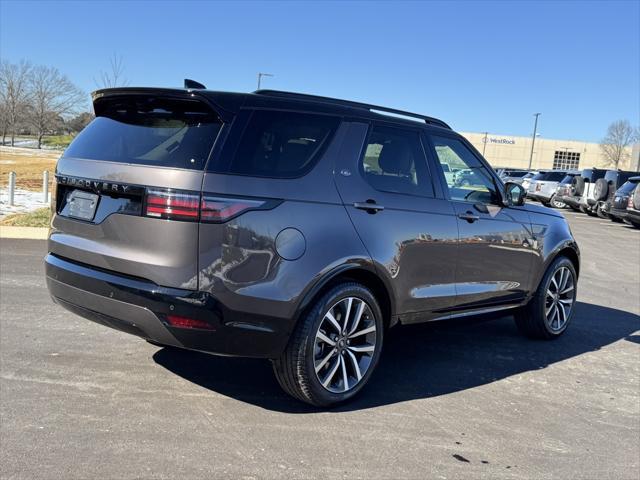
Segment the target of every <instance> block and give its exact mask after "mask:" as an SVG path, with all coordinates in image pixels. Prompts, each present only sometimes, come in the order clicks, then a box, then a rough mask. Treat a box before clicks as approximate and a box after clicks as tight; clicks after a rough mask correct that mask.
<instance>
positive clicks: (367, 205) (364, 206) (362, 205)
mask: <svg viewBox="0 0 640 480" xmlns="http://www.w3.org/2000/svg"><path fill="white" fill-rule="evenodd" d="M353 206H354V207H355V208H359V209H360V210H366V211H367V212H368V213H378V212H380V211H382V210H384V207H383V206H382V205H378V204H377V203H374V202H369V201H367V202H356V203H354V204H353Z"/></svg>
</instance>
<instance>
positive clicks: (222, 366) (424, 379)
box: [153, 302, 640, 413]
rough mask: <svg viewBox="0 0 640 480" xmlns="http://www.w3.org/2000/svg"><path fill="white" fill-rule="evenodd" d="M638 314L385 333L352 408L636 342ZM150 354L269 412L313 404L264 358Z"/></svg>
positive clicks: (592, 311) (304, 409) (582, 307)
mask: <svg viewBox="0 0 640 480" xmlns="http://www.w3.org/2000/svg"><path fill="white" fill-rule="evenodd" d="M639 329H640V317H639V316H638V315H635V314H633V313H630V312H624V311H621V310H616V309H613V308H608V307H603V306H599V305H591V304H588V303H583V302H578V303H577V304H576V311H575V315H574V318H573V320H572V324H571V325H570V327H569V329H568V330H567V332H566V333H565V334H564V335H563V336H562V337H561V338H559V339H558V340H555V341H546V342H545V341H535V340H529V339H527V338H524V337H522V336H521V335H520V334H519V333H518V331H517V329H516V327H515V323H514V322H513V319H512V318H511V317H504V318H501V319H499V320H491V321H466V322H463V323H459V322H447V323H445V322H443V323H440V324H433V323H432V324H422V325H413V326H405V327H399V328H395V329H393V330H391V331H390V332H389V334H388V335H387V337H386V339H385V346H384V350H383V354H382V358H381V361H380V363H379V364H378V369H377V371H376V372H375V373H374V375H373V376H372V378H371V380H370V382H369V385H368V386H367V387H366V388H365V389H364V390H363V391H362V392H361V393H360V395H359V396H358V397H356V398H355V399H354V400H353V401H351V402H349V403H347V404H345V405H342V406H339V407H337V408H335V409H333V411H337V412H340V411H350V410H359V409H366V408H370V407H375V406H379V405H387V404H392V403H397V402H404V401H407V400H412V399H418V398H428V397H435V396H439V395H446V394H448V393H452V392H458V391H461V390H466V389H468V388H473V387H476V386H479V385H485V384H488V383H491V382H494V381H497V380H501V379H503V378H506V377H509V376H512V375H516V374H520V373H523V372H528V371H532V370H539V369H541V368H545V367H546V366H548V365H551V364H553V363H556V362H560V361H563V360H566V359H569V358H572V357H576V356H578V355H582V354H584V353H587V352H592V351H595V350H598V349H600V348H602V347H604V346H606V345H609V344H611V343H613V342H616V341H618V340H621V339H626V340H628V341H630V342H634V343H638V335H632V334H633V333H634V332H636V331H637V330H639ZM153 359H154V360H155V361H156V363H158V364H159V365H161V366H163V367H164V368H166V369H168V370H169V371H171V372H173V373H175V374H176V375H179V376H181V377H183V378H184V379H186V380H189V381H191V382H194V383H196V384H198V385H200V386H202V387H204V388H207V389H210V390H213V391H215V392H218V393H220V394H222V395H226V396H228V397H232V398H235V399H238V400H241V401H244V402H248V403H251V404H254V405H257V406H260V407H262V408H266V409H269V410H275V411H281V412H288V413H310V412H316V411H317V409H315V408H313V407H310V406H307V405H305V404H302V403H300V402H298V401H296V400H294V399H292V398H290V397H289V396H287V395H286V394H285V393H284V392H282V390H280V387H279V386H278V383H277V381H276V379H275V377H274V376H273V373H272V371H271V364H270V362H268V361H265V360H256V359H243V358H229V357H217V356H213V355H208V354H204V353H198V352H189V351H183V350H179V349H172V348H163V349H161V350H159V351H158V352H156V353H155V354H154V356H153Z"/></svg>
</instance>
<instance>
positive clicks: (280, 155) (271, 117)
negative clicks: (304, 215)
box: [210, 110, 340, 178]
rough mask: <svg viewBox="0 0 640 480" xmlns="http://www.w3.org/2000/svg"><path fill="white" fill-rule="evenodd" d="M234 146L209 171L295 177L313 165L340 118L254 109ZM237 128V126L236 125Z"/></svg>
mask: <svg viewBox="0 0 640 480" xmlns="http://www.w3.org/2000/svg"><path fill="white" fill-rule="evenodd" d="M245 113H246V114H247V115H250V116H249V119H248V120H247V123H246V126H245V127H244V129H243V131H242V135H241V137H240V138H239V140H238V142H237V145H236V144H233V142H227V143H232V145H230V146H229V147H227V146H225V152H224V153H223V155H222V158H221V159H220V161H219V162H217V163H218V164H217V165H212V166H211V167H210V170H211V171H214V172H217V173H227V174H235V175H248V176H252V177H268V178H297V177H301V176H302V175H304V174H306V173H307V172H309V171H310V170H311V168H313V166H314V165H315V163H316V161H317V160H318V158H319V157H320V155H321V153H322V151H323V149H324V148H325V147H326V146H327V144H328V143H329V140H330V139H331V137H332V135H333V133H334V132H335V130H336V128H337V126H338V123H339V122H340V119H339V118H338V117H333V116H328V115H318V114H310V113H298V112H287V111H268V110H256V111H254V112H245ZM238 128H241V127H238Z"/></svg>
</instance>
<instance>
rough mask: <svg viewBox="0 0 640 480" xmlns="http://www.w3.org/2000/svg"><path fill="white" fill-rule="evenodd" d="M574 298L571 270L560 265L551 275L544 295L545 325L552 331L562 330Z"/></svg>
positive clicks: (567, 319) (573, 282)
mask: <svg viewBox="0 0 640 480" xmlns="http://www.w3.org/2000/svg"><path fill="white" fill-rule="evenodd" d="M574 300H575V281H574V278H573V274H572V273H571V270H569V269H568V268H567V267H560V268H559V269H558V270H556V271H555V272H554V274H553V276H552V277H551V282H549V286H548V287H547V294H546V297H545V312H544V313H545V317H546V320H547V325H548V326H549V328H550V329H551V330H552V331H554V332H559V331H560V330H562V329H563V328H564V327H565V325H566V324H567V322H568V321H569V317H570V315H571V309H572V308H573V303H574Z"/></svg>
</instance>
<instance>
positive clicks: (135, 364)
mask: <svg viewBox="0 0 640 480" xmlns="http://www.w3.org/2000/svg"><path fill="white" fill-rule="evenodd" d="M564 213H565V215H566V216H567V218H568V219H569V222H570V224H571V228H572V230H573V232H574V234H575V236H576V238H577V240H578V242H579V245H580V248H581V250H582V262H583V263H582V270H581V276H580V281H579V291H578V304H577V307H576V308H577V310H576V312H575V317H574V319H573V324H572V325H571V326H570V328H569V330H568V332H567V333H566V335H565V336H563V337H562V338H561V339H559V340H557V341H555V342H536V341H530V340H527V339H525V338H523V337H521V336H520V335H519V334H518V332H517V330H516V328H515V325H514V323H513V321H512V319H511V318H503V319H500V320H495V321H473V322H469V321H467V322H465V323H454V324H451V323H450V324H446V325H445V324H440V325H436V324H432V325H418V326H413V327H405V328H400V329H395V330H393V331H392V332H391V334H390V335H389V336H388V337H387V343H386V346H385V351H384V352H383V357H382V363H381V365H380V367H379V369H378V371H377V372H376V374H375V375H374V377H373V379H372V381H371V383H370V385H369V386H368V387H367V388H366V389H365V391H364V392H363V394H362V395H361V396H360V397H358V399H357V400H356V401H354V402H352V403H349V404H347V405H345V406H342V407H340V408H337V409H334V410H330V411H319V410H316V409H313V408H310V407H307V406H305V405H303V404H301V403H298V402H296V401H295V400H293V399H291V398H290V397H288V396H287V395H286V394H284V393H283V392H282V391H281V390H280V388H279V386H278V385H277V383H276V381H275V379H274V377H273V375H272V373H271V367H270V365H269V363H268V362H266V361H260V360H247V359H232V358H223V357H214V356H208V355H205V354H199V353H191V352H182V351H176V350H172V349H163V348H158V347H154V346H152V345H150V344H148V343H146V342H144V341H143V340H141V339H138V338H136V337H133V336H129V335H126V334H124V333H120V332H117V331H113V330H110V329H107V328H105V327H102V326H99V325H96V324H93V323H91V322H89V321H86V320H84V319H81V318H78V317H75V316H73V315H71V314H69V313H67V312H66V311H64V310H63V309H61V308H59V307H58V306H56V305H54V304H52V303H51V301H50V299H49V297H48V295H47V291H46V288H45V282H44V278H43V271H42V257H43V255H44V254H45V242H44V241H36V240H29V241H27V240H7V239H2V246H1V254H2V258H1V262H0V275H1V284H0V286H1V306H0V360H1V368H0V370H1V371H0V374H1V375H0V394H1V409H0V414H1V417H0V419H1V427H0V429H1V431H0V441H1V449H0V477H2V478H65V479H70V478H92V477H97V478H134V477H135V478H151V477H153V478H214V477H215V478H219V477H232V478H337V477H349V478H561V479H565V478H585V479H586V478H588V479H596V478H597V479H604V478H616V479H626V478H629V479H631V478H637V476H638V471H639V470H638V469H639V468H640V383H639V380H640V345H639V344H640V316H639V315H640V279H639V277H640V230H635V229H633V228H632V227H630V226H627V225H623V224H615V223H612V222H610V221H608V220H602V219H599V218H592V217H588V216H586V215H584V214H581V213H574V212H568V211H564Z"/></svg>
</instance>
